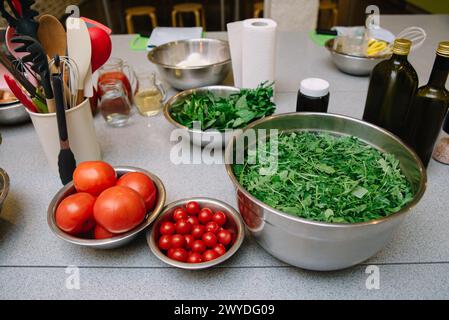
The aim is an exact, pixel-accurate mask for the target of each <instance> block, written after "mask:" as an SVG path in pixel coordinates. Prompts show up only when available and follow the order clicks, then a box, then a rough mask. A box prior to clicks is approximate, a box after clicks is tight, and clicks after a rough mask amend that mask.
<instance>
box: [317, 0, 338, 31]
mask: <svg viewBox="0 0 449 320" xmlns="http://www.w3.org/2000/svg"><path fill="white" fill-rule="evenodd" d="M326 11H330V13H331V14H332V20H331V27H335V26H336V25H337V24H338V3H337V2H336V1H333V0H321V1H320V13H319V15H320V17H321V16H322V13H323V12H326Z"/></svg>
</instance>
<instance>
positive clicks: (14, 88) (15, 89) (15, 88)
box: [3, 74, 38, 112]
mask: <svg viewBox="0 0 449 320" xmlns="http://www.w3.org/2000/svg"><path fill="white" fill-rule="evenodd" d="M3 77H4V78H5V81H6V84H7V85H8V87H9V89H10V90H11V92H12V93H13V94H14V95H15V96H16V98H17V99H19V101H20V102H21V103H22V104H23V105H24V106H25V107H26V108H27V109H28V110H30V111H31V112H38V111H37V108H36V106H35V105H34V103H33V102H32V101H31V99H30V98H28V96H27V95H26V94H25V93H24V92H23V91H22V89H21V88H20V87H19V85H18V84H17V82H16V81H15V80H14V79H13V78H11V77H10V76H9V75H7V74H5V75H4V76H3Z"/></svg>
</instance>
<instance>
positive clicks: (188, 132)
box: [164, 86, 240, 148]
mask: <svg viewBox="0 0 449 320" xmlns="http://www.w3.org/2000/svg"><path fill="white" fill-rule="evenodd" d="M202 92H211V93H213V94H214V95H215V96H217V97H224V98H226V97H229V96H230V95H231V94H234V93H239V92H240V89H238V88H235V87H228V86H209V87H202V88H197V89H190V90H185V91H182V92H180V93H178V94H177V95H175V96H173V97H172V98H171V99H169V100H168V101H167V102H166V103H165V105H164V116H165V119H167V121H168V122H170V123H171V124H172V125H173V126H175V127H176V128H178V129H182V130H183V131H184V132H183V134H184V135H183V138H186V139H190V141H191V142H192V143H193V144H194V145H197V146H199V147H205V146H210V147H213V148H218V147H223V148H224V147H225V146H226V145H227V144H228V142H229V141H230V140H232V138H233V137H234V134H233V133H232V132H228V133H227V134H225V133H224V132H219V131H217V130H210V131H198V130H194V129H190V128H188V127H186V126H183V125H182V124H180V123H179V122H177V121H176V120H175V119H173V117H172V115H171V111H172V108H173V106H174V105H175V104H177V103H178V102H180V101H182V100H185V99H187V98H188V97H190V96H191V95H192V94H197V93H202Z"/></svg>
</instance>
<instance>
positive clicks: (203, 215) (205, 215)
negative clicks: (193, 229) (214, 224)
mask: <svg viewBox="0 0 449 320" xmlns="http://www.w3.org/2000/svg"><path fill="white" fill-rule="evenodd" d="M212 215H213V214H212V211H211V210H210V209H208V208H204V209H201V211H200V213H199V214H198V220H199V221H200V222H201V223H202V224H206V223H208V222H209V221H211V220H212Z"/></svg>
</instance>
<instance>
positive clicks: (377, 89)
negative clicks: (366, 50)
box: [363, 39, 418, 137]
mask: <svg viewBox="0 0 449 320" xmlns="http://www.w3.org/2000/svg"><path fill="white" fill-rule="evenodd" d="M411 45H412V43H411V41H410V40H406V39H396V40H395V42H394V45H393V55H392V57H391V58H390V59H389V60H386V61H382V62H380V63H379V64H378V65H376V66H375V67H374V69H373V72H372V74H371V79H370V84H369V89H368V97H367V99H366V105H365V112H364V114H363V120H365V121H367V122H370V123H373V124H375V125H378V126H380V127H382V128H384V129H386V130H389V131H391V132H393V133H394V134H396V135H398V136H400V137H402V136H403V132H404V123H405V119H406V116H407V113H408V109H409V107H410V104H411V102H412V99H413V96H414V95H415V93H416V89H417V88H418V75H417V74H416V71H415V69H414V68H413V66H412V65H411V64H410V62H408V60H407V56H408V54H409V53H410V48H411Z"/></svg>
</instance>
